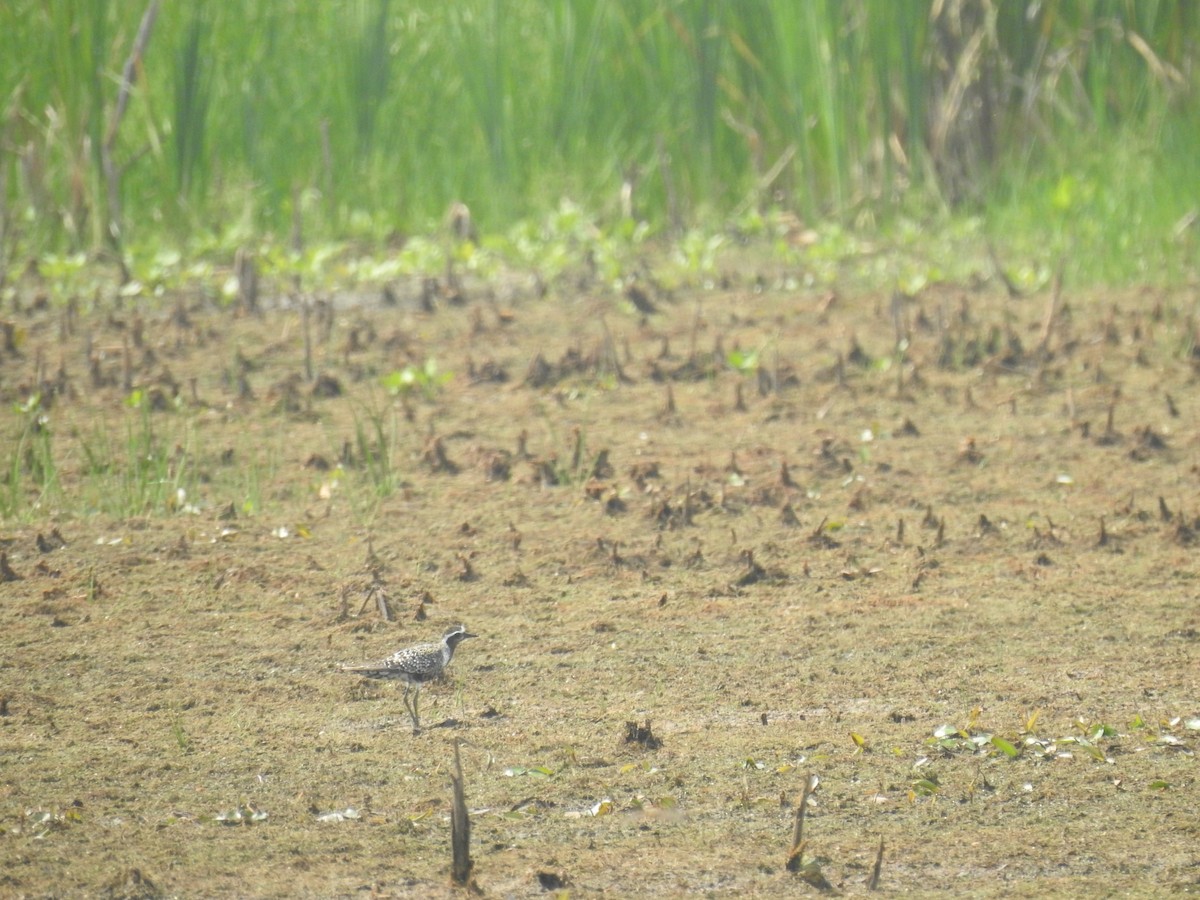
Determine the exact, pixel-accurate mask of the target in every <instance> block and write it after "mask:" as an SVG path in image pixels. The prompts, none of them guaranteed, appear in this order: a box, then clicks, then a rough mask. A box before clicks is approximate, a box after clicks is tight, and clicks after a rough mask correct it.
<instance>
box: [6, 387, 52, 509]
mask: <svg viewBox="0 0 1200 900" xmlns="http://www.w3.org/2000/svg"><path fill="white" fill-rule="evenodd" d="M13 411H14V412H15V413H16V414H17V416H18V417H19V420H20V426H19V431H18V433H17V439H16V441H15V442H14V443H13V445H12V449H11V451H10V452H9V456H8V458H7V459H6V460H4V468H3V476H2V477H3V481H2V482H0V514H2V515H3V516H4V517H5V518H8V517H12V516H17V515H20V514H21V513H22V512H24V511H25V507H26V505H27V499H26V493H25V490H26V479H27V478H28V480H29V481H30V482H32V484H33V486H34V487H36V488H37V490H38V495H37V498H36V499H35V500H33V501H32V503H29V504H28V505H29V507H30V508H37V507H38V506H40V505H41V504H42V503H43V502H44V500H45V499H46V498H47V497H48V496H50V495H54V494H58V493H60V492H61V484H60V481H59V472H58V465H57V463H56V462H55V459H54V446H53V433H52V431H51V429H50V417H49V415H47V413H46V411H45V409H44V408H43V406H42V395H41V393H38V392H35V393H33V394H31V395H30V396H29V397H28V398H27V399H26V400H25V401H24V402H23V403H15V404H13Z"/></svg>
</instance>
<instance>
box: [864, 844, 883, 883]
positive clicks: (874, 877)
mask: <svg viewBox="0 0 1200 900" xmlns="http://www.w3.org/2000/svg"><path fill="white" fill-rule="evenodd" d="M881 871H883V835H882V834H881V835H880V836H879V852H877V853H876V854H875V868H874V869H872V870H871V877H870V878H869V879H867V890H868V891H876V890H879V873H880V872H881Z"/></svg>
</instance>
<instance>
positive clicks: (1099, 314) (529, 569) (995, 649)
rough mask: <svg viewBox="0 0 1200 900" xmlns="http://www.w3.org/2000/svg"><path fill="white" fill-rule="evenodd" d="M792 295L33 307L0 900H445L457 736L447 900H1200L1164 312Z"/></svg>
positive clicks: (601, 294) (1178, 431)
mask: <svg viewBox="0 0 1200 900" xmlns="http://www.w3.org/2000/svg"><path fill="white" fill-rule="evenodd" d="M782 274H785V273H779V272H759V271H756V270H755V269H754V268H753V267H749V268H744V269H742V270H740V271H735V272H734V273H732V274H731V275H730V276H729V277H728V279H726V280H725V282H724V283H719V284H718V285H717V286H715V287H695V288H690V289H683V290H677V291H673V292H667V291H661V290H657V289H655V288H654V286H653V285H652V284H648V285H645V286H644V288H643V289H641V290H642V293H641V294H639V295H638V296H636V297H633V296H632V295H630V296H628V297H627V296H621V295H616V294H613V293H611V292H608V291H604V290H599V289H597V288H595V287H594V286H589V287H587V288H585V289H579V288H577V287H576V286H575V285H574V284H573V282H572V281H571V280H570V279H569V278H568V279H564V280H563V281H561V282H560V283H558V284H556V285H554V286H552V290H551V291H550V293H549V295H547V296H544V297H540V296H536V292H534V291H532V290H527V289H525V288H524V287H522V286H521V285H520V284H517V286H516V287H513V285H512V284H510V285H508V286H507V287H506V288H505V289H504V290H502V291H500V292H499V297H498V298H496V297H495V296H494V295H492V294H490V293H489V291H488V289H487V287H486V286H482V285H474V286H470V287H468V288H466V289H463V290H462V291H456V290H453V289H447V288H446V286H444V285H442V286H437V287H436V288H435V287H434V286H433V285H426V287H425V288H424V290H425V292H426V293H425V296H424V297H423V298H422V297H421V296H419V294H420V291H421V288H420V287H419V286H408V285H396V286H392V287H391V288H390V289H389V291H388V292H387V293H386V295H385V293H384V292H383V291H376V290H374V289H371V290H370V291H365V292H364V291H358V292H357V293H356V295H355V302H353V303H351V302H345V301H346V298H345V297H344V296H342V295H340V294H329V295H314V296H313V297H312V298H311V299H312V300H313V305H312V307H311V308H310V314H309V315H308V316H307V319H306V317H305V316H304V315H303V314H302V312H301V311H300V309H299V308H298V307H296V306H294V305H288V304H286V303H285V304H284V306H283V308H277V309H268V310H266V311H261V312H254V311H250V310H247V309H243V308H239V307H238V306H237V305H234V306H232V307H228V308H226V307H223V306H221V305H220V304H218V303H215V302H213V300H211V299H209V298H206V297H205V296H203V295H202V294H198V293H195V292H191V293H183V294H180V295H179V296H171V295H168V296H167V297H165V298H160V299H157V300H154V301H153V302H150V301H139V300H136V299H127V300H126V301H125V302H124V303H122V304H120V305H119V306H117V305H114V304H112V303H104V304H101V305H102V306H103V307H104V308H103V309H89V308H88V307H89V306H90V302H89V301H88V300H87V299H83V298H81V299H80V300H79V302H77V303H75V304H72V305H71V306H70V307H69V308H68V307H67V306H65V305H64V301H63V300H62V298H55V297H50V298H48V299H47V300H46V301H45V302H44V301H43V300H42V299H39V298H40V297H42V295H41V294H40V291H39V287H38V285H37V283H36V280H33V281H30V280H28V279H27V281H26V282H25V283H23V284H22V285H21V287H20V290H19V295H18V300H17V302H16V303H15V304H13V306H12V308H11V309H8V310H5V313H4V316H5V319H6V324H7V327H8V332H7V333H8V338H9V340H8V342H7V343H8V346H7V347H6V348H5V349H4V351H3V352H0V379H2V380H0V393H2V395H3V396H2V397H0V401H2V403H3V409H4V412H3V413H2V414H0V417H2V421H3V427H4V436H3V437H4V442H5V443H3V444H0V447H4V448H6V449H5V450H4V454H3V460H2V462H3V466H4V472H5V475H4V481H3V483H2V484H0V487H2V488H3V489H4V490H5V492H6V494H5V496H6V497H7V503H8V505H9V510H10V512H11V515H10V516H9V517H8V518H6V519H5V520H4V522H3V527H2V532H0V550H2V551H3V553H4V556H5V560H6V564H5V567H4V570H3V574H2V576H0V577H3V578H4V579H5V580H4V581H3V582H0V704H2V706H0V823H2V825H3V828H2V829H0V894H3V895H5V896H12V897H51V896H64V897H65V896H111V897H151V896H188V897H193V896H194V897H199V896H231V897H232V896H248V897H360V896H384V897H388V896H439V895H449V894H452V893H454V890H455V889H453V888H452V887H451V884H450V861H451V856H450V810H451V787H450V773H451V771H452V759H453V743H454V742H455V741H458V742H460V745H461V757H462V766H463V773H464V780H465V796H466V800H467V806H468V809H469V813H470V821H471V826H472V831H471V843H470V849H471V855H472V857H473V860H474V882H475V884H476V885H477V888H478V890H479V891H481V892H482V894H483V895H484V896H536V895H541V894H543V893H544V891H545V890H550V891H552V892H554V891H560V892H561V891H567V892H569V894H570V895H571V896H592V895H596V894H608V895H612V896H675V895H681V894H689V893H699V894H705V895H710V896H718V895H728V896H735V895H736V896H752V895H757V896H774V895H779V894H796V895H800V894H812V893H816V892H818V891H819V890H820V889H821V888H820V885H821V883H822V880H824V882H827V884H828V885H829V886H830V887H833V888H835V889H837V890H841V891H844V892H846V893H851V894H861V893H865V892H866V891H867V885H868V882H869V881H870V880H871V879H872V877H873V870H874V869H875V867H876V864H877V860H878V855H877V854H878V850H879V845H880V840H881V839H882V842H883V855H882V859H881V862H880V863H879V872H878V882H877V883H878V888H879V890H880V891H883V892H885V893H888V892H890V893H902V892H903V893H918V894H935V893H943V892H944V893H953V894H955V895H961V896H996V895H1001V894H1003V895H1005V896H1048V895H1059V896H1068V895H1069V896H1079V895H1080V894H1083V893H1090V894H1097V895H1111V894H1138V895H1145V894H1155V893H1167V892H1174V891H1200V816H1198V812H1200V801H1198V798H1200V792H1198V791H1197V784H1196V782H1197V774H1198V771H1197V762H1196V757H1195V750H1196V749H1197V746H1198V745H1200V731H1198V730H1197V729H1200V721H1197V717H1198V716H1200V601H1198V595H1200V582H1198V580H1197V573H1198V571H1200V567H1198V565H1197V562H1198V552H1200V544H1198V541H1200V392H1198V391H1197V374H1198V371H1200V351H1196V349H1195V339H1196V328H1197V322H1196V315H1197V307H1196V300H1195V292H1194V291H1193V290H1178V291H1167V290H1159V289H1153V290H1150V289H1147V290H1140V291H1123V292H1107V291H1103V290H1087V291H1084V290H1071V289H1070V288H1069V287H1068V288H1066V289H1064V290H1063V291H1062V292H1061V295H1056V294H1055V293H1054V292H1053V291H1052V290H1051V289H1049V288H1048V289H1047V290H1046V291H1045V292H1043V293H1040V294H1036V295H1033V296H1026V297H1020V298H1011V297H1009V296H1007V295H1006V294H1005V293H1004V292H1003V291H1002V289H999V288H997V287H994V286H993V285H991V284H990V283H985V284H984V285H983V286H982V287H980V286H977V285H975V286H958V285H937V286H931V287H928V288H927V289H926V290H925V291H923V292H922V294H920V295H919V296H917V297H913V298H901V297H895V298H894V297H891V296H889V295H888V294H886V293H876V292H870V291H862V292H856V291H851V290H846V291H827V290H814V291H807V290H803V289H794V288H787V287H783V286H782V285H783V284H785V283H788V282H785V281H784V280H783V279H781V277H780V276H781V275H782ZM268 293H269V291H268ZM632 300H636V301H637V303H636V304H635V303H633V302H632ZM264 305H266V304H264ZM638 306H641V307H643V308H642V309H639V308H638ZM306 322H307V324H306ZM306 338H307V343H308V345H309V347H310V351H309V358H308V359H307V360H306V354H305V345H306ZM898 338H899V340H900V343H899V344H898ZM430 358H433V359H435V360H436V365H437V369H436V370H434V369H433V368H432V367H431V368H429V369H428V370H427V369H426V368H425V364H426V361H427V360H428V359H430ZM407 366H412V367H413V368H412V369H410V370H409V376H410V377H409V378H408V382H407V383H406V382H404V381H403V380H402V379H401V378H400V377H399V376H395V377H393V378H392V380H391V381H390V382H388V384H389V385H390V388H391V390H390V391H389V389H388V387H387V386H385V385H384V384H383V383H382V382H381V379H384V380H386V379H387V376H389V374H391V373H397V372H402V371H404V370H405V368H406V367H407ZM34 395H40V400H39V401H38V402H37V403H35V404H32V405H31V403H30V400H31V398H32V397H34ZM37 448H43V449H46V448H48V449H49V452H50V456H49V457H48V460H49V461H47V459H46V458H43V456H41V455H39V452H40V451H38V449H37ZM457 622H463V623H465V624H466V625H467V626H468V627H469V628H470V629H471V630H472V631H473V632H475V633H477V634H478V635H479V637H478V638H477V639H475V640H470V641H467V642H465V643H463V644H462V645H461V647H460V648H459V652H458V655H457V656H456V658H455V660H454V663H453V666H452V667H451V669H450V670H449V678H448V679H447V680H446V681H445V682H443V683H440V684H434V685H431V686H429V687H427V688H426V689H425V690H424V691H423V693H422V695H421V700H422V704H421V710H422V714H423V725H424V726H425V727H424V729H423V731H422V733H420V734H419V735H416V736H414V735H413V734H412V730H411V727H410V723H409V720H408V716H407V714H406V713H405V711H404V708H403V705H402V704H401V699H400V692H399V690H398V689H396V688H395V687H393V686H391V685H379V684H375V683H372V682H365V681H363V680H362V679H360V678H357V677H353V676H349V675H346V674H343V673H340V672H339V671H338V667H339V665H340V664H342V663H347V662H358V661H362V660H366V659H370V658H374V657H378V656H381V655H384V654H386V653H388V652H390V651H392V650H394V649H396V648H397V647H400V646H403V645H405V644H408V643H410V642H413V641H417V640H426V639H430V638H436V637H437V636H439V635H440V634H441V632H442V630H443V629H444V628H446V627H447V626H448V625H450V624H454V623H457ZM630 723H634V724H632V725H631V724H630ZM944 726H949V727H944ZM809 775H815V776H817V778H818V779H819V784H818V787H817V789H816V791H815V793H814V794H813V796H812V798H811V800H810V803H809V806H808V810H807V815H806V817H805V820H804V834H803V838H804V842H805V843H804V845H803V847H802V848H801V853H800V855H799V861H800V863H801V864H802V865H804V866H806V867H807V868H805V869H804V870H803V871H802V872H800V873H796V872H792V871H789V870H788V868H787V867H786V866H785V862H786V860H787V856H788V851H789V848H790V847H791V842H792V834H793V825H794V822H795V818H796V807H797V804H798V802H799V800H800V796H801V793H802V789H803V786H804V783H805V780H806V779H807V778H808V776H809Z"/></svg>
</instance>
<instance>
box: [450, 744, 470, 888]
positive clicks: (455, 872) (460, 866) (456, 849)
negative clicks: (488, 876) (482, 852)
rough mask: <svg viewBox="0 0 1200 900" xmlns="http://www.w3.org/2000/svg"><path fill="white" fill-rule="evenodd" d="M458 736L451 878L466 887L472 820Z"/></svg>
mask: <svg viewBox="0 0 1200 900" xmlns="http://www.w3.org/2000/svg"><path fill="white" fill-rule="evenodd" d="M458 745H459V741H458V738H455V739H454V772H453V773H452V774H451V775H450V782H451V784H452V785H453V787H454V804H453V805H452V806H451V808H450V849H451V853H452V854H453V858H454V862H453V865H452V867H451V869H450V878H451V879H452V880H453V881H454V883H455V884H457V885H460V886H462V887H466V886H467V885H468V884H470V882H471V869H472V868H473V867H474V863H473V862H472V861H471V820H470V818H469V817H468V816H467V800H466V797H465V795H464V794H463V774H462V760H461V759H460V758H459V753H458Z"/></svg>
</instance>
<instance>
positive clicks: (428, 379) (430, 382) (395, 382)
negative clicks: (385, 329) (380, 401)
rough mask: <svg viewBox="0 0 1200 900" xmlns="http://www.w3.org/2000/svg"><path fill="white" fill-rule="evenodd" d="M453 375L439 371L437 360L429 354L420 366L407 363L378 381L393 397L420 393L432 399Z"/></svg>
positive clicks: (427, 398)
mask: <svg viewBox="0 0 1200 900" xmlns="http://www.w3.org/2000/svg"><path fill="white" fill-rule="evenodd" d="M453 377H454V374H453V373H452V372H439V371H438V365H437V360H435V359H434V358H433V357H432V356H431V357H429V358H428V359H427V360H425V363H424V365H422V366H420V367H418V366H414V365H407V366H405V367H404V368H403V369H394V370H393V371H391V372H389V373H388V374H387V375H384V376H383V377H382V378H381V379H380V383H381V384H382V385H383V387H384V390H386V391H387V392H388V393H389V394H391V395H392V396H393V397H408V396H410V395H411V394H413V393H420V394H421V396H423V397H424V398H425V399H426V400H432V399H433V398H434V396H436V395H437V392H438V391H439V390H440V389H441V387H442V385H444V384H446V382H448V381H449V380H450V379H451V378H453Z"/></svg>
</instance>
